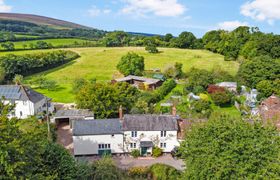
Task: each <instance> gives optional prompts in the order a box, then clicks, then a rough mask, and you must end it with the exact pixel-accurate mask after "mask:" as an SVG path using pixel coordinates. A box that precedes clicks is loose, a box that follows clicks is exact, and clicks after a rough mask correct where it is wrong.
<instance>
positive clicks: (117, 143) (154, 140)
mask: <svg viewBox="0 0 280 180" xmlns="http://www.w3.org/2000/svg"><path fill="white" fill-rule="evenodd" d="M178 120H179V118H178V117H177V116H172V115H125V116H122V115H121V114H120V118H117V119H103V120H83V121H74V123H73V142H74V143H73V144H74V155H76V156H78V155H101V154H104V153H108V154H124V153H130V152H131V151H132V150H134V149H138V150H139V151H140V153H141V155H142V156H147V155H150V154H151V153H152V148H153V147H155V146H157V147H160V148H161V149H162V150H163V152H165V153H170V152H171V151H172V150H173V148H174V147H176V146H179V142H178V139H177V133H178V131H179V128H178Z"/></svg>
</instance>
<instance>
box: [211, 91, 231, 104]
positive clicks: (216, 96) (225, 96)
mask: <svg viewBox="0 0 280 180" xmlns="http://www.w3.org/2000/svg"><path fill="white" fill-rule="evenodd" d="M211 98H212V100H213V101H214V103H215V104H216V105H218V106H224V105H228V104H230V103H231V100H232V94H231V93H230V92H228V91H224V92H216V93H213V94H211Z"/></svg>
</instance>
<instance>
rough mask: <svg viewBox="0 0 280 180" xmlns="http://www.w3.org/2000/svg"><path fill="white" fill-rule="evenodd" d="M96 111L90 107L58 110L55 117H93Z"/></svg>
mask: <svg viewBox="0 0 280 180" xmlns="http://www.w3.org/2000/svg"><path fill="white" fill-rule="evenodd" d="M93 116H94V113H93V112H92V111H90V110H88V109H67V110H58V111H57V112H56V113H55V116H54V117H93Z"/></svg>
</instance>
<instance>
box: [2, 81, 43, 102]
mask: <svg viewBox="0 0 280 180" xmlns="http://www.w3.org/2000/svg"><path fill="white" fill-rule="evenodd" d="M0 97H5V98H6V99H7V100H21V101H27V100H30V101H31V102H33V103H37V102H38V101H41V100H42V99H44V98H45V96H44V95H42V94H40V93H38V92H36V91H34V90H32V89H31V88H28V87H25V86H21V85H0Z"/></svg>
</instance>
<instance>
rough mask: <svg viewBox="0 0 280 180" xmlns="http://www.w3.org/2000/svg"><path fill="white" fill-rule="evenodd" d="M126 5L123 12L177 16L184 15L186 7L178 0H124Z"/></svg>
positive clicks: (141, 14) (139, 14)
mask: <svg viewBox="0 0 280 180" xmlns="http://www.w3.org/2000/svg"><path fill="white" fill-rule="evenodd" d="M123 1H124V2H125V3H126V6H125V7H124V8H123V9H122V10H121V12H122V13H123V14H134V15H138V16H146V15H147V14H150V13H151V14H154V15H156V16H167V17H176V16H180V15H183V14H184V12H185V11H186V10H187V9H186V7H185V6H184V5H182V4H180V3H178V2H177V0H123Z"/></svg>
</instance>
